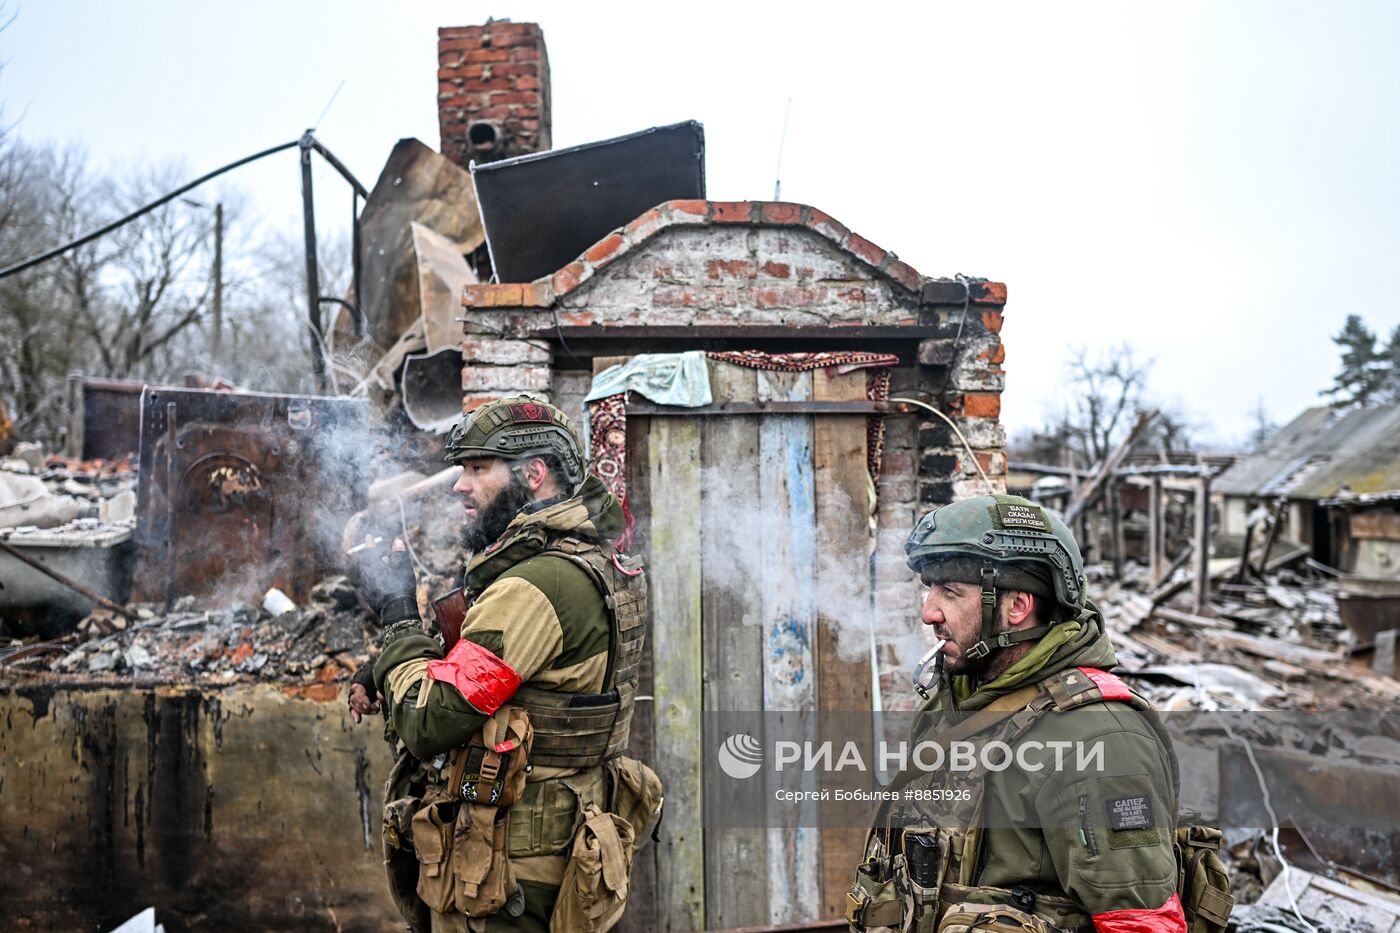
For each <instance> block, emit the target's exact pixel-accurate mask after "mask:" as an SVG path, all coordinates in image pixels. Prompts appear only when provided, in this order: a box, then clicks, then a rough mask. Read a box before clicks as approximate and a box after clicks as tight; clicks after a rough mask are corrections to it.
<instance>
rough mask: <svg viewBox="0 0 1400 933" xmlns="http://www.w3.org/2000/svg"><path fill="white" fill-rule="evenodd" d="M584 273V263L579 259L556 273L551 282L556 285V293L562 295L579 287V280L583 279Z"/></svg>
mask: <svg viewBox="0 0 1400 933" xmlns="http://www.w3.org/2000/svg"><path fill="white" fill-rule="evenodd" d="M583 273H584V267H583V263H581V262H579V261H578V260H577V259H575V260H574V261H573V262H571V263H569V264H568V265H567V266H565V267H564V268H562V269H560V270H559V271H558V272H556V273H554V276H553V278H552V279H551V284H552V285H553V287H554V294H556V295H562V294H564V293H566V292H570V291H573V290H574V289H575V288H577V287H578V284H579V282H581V281H582V280H583Z"/></svg>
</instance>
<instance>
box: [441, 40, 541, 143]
mask: <svg viewBox="0 0 1400 933" xmlns="http://www.w3.org/2000/svg"><path fill="white" fill-rule="evenodd" d="M438 127H439V130H440V131H441V134H442V142H441V145H440V149H441V151H442V154H443V155H445V156H447V157H448V158H449V159H452V160H453V161H454V162H456V163H457V164H459V165H462V166H465V165H466V164H467V163H468V162H470V161H471V160H472V159H475V160H476V161H478V162H494V161H496V160H497V159H502V158H506V157H508V156H516V155H524V154H526V153H530V152H539V151H542V150H545V149H548V148H550V145H551V141H550V116H549V59H548V57H547V56H546V54H545V46H544V33H543V31H541V29H540V27H539V25H538V24H537V23H510V22H493V23H487V24H486V25H484V26H449V27H444V28H442V29H439V30H438ZM473 127H476V128H475V129H473ZM491 132H494V133H495V134H496V142H495V144H494V145H493V146H491V147H489V148H485V147H483V145H482V143H483V141H484V137H485V136H487V135H489V134H490V133H491ZM469 133H471V134H472V139H473V140H474V141H475V142H476V145H475V146H474V145H473V144H472V143H471V142H469V138H468V134H469Z"/></svg>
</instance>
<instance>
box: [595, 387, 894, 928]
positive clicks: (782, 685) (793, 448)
mask: <svg viewBox="0 0 1400 933" xmlns="http://www.w3.org/2000/svg"><path fill="white" fill-rule="evenodd" d="M612 362H614V361H613V360H599V361H598V362H597V364H596V366H595V369H596V368H601V366H603V365H609V364H611V363H612ZM710 372H711V390H712V394H713V395H714V398H715V401H716V402H722V401H753V400H783V401H807V400H813V399H816V400H844V399H862V398H864V397H865V376H864V374H863V373H861V372H856V373H850V374H846V375H834V374H829V373H828V372H826V371H816V372H807V373H780V372H770V371H764V370H754V369H748V368H744V367H738V366H733V365H730V364H727V363H719V362H714V361H712V362H711V363H710ZM628 437H629V444H628V447H629V463H628V501H629V504H630V506H631V510H632V513H633V515H634V516H635V517H636V520H637V523H638V524H637V527H638V547H639V549H640V550H642V552H643V553H645V554H646V556H647V558H648V561H647V564H648V571H649V574H650V580H651V607H652V612H651V620H652V624H651V628H650V631H649V633H648V635H649V644H650V650H649V651H648V661H649V662H650V674H651V679H650V683H647V682H645V681H644V683H643V684H642V686H641V693H642V694H643V695H650V696H652V697H654V703H653V704H646V703H643V704H641V705H639V708H638V719H637V720H636V721H635V722H636V724H635V725H634V735H633V743H632V748H633V749H634V751H635V752H636V753H638V754H639V757H644V758H645V759H646V760H648V761H649V762H650V763H651V764H652V766H653V767H655V768H656V769H657V771H658V773H659V774H660V775H661V777H662V779H663V781H665V783H666V816H665V819H664V820H663V822H662V826H661V843H660V845H659V846H657V847H654V848H653V847H651V846H650V845H648V846H647V847H645V848H644V849H643V850H642V855H641V856H640V857H639V865H638V867H637V868H636V869H635V871H636V872H637V877H636V879H635V880H636V881H637V882H640V884H638V887H637V889H636V891H635V894H636V895H637V898H638V900H637V901H635V902H634V904H633V906H632V907H631V908H630V909H629V911H628V915H627V916H626V917H625V918H624V929H629V930H642V929H649V928H650V929H657V930H675V931H680V930H699V929H704V928H717V927H736V926H746V925H749V926H751V925H765V924H782V923H800V922H805V921H813V920H819V919H834V918H837V917H839V916H840V911H841V906H842V903H843V901H844V895H845V892H846V890H847V888H848V887H849V885H850V881H851V873H852V872H853V871H854V867H855V865H856V863H857V862H858V860H859V848H860V844H861V840H862V838H863V832H862V831H861V830H859V829H851V830H845V829H836V830H831V829H828V830H823V831H819V830H818V829H816V828H815V827H814V826H813V824H814V823H815V822H816V816H817V814H818V813H819V811H818V810H817V809H816V808H817V805H816V804H810V805H808V806H809V808H810V809H808V810H807V811H798V810H795V809H794V808H793V807H791V806H785V807H783V808H779V807H777V805H776V804H775V805H774V810H773V811H772V813H771V814H770V818H769V820H768V824H769V825H768V826H767V827H766V828H760V827H756V828H752V829H749V828H735V829H729V828H726V829H710V830H708V831H707V830H705V829H704V822H705V821H704V812H703V800H704V794H703V787H702V786H701V780H702V769H703V766H704V764H705V763H706V762H707V761H708V760H709V759H710V757H712V755H713V752H714V749H705V748H702V747H701V746H702V721H701V716H700V714H701V712H702V711H707V710H708V711H751V710H759V709H764V710H768V711H770V714H771V715H774V716H792V717H798V716H799V714H803V713H805V714H807V719H806V720H805V721H806V722H808V723H809V724H810V726H809V727H814V726H815V719H814V718H813V717H812V716H811V714H812V713H814V712H820V711H831V712H837V711H841V712H848V711H853V712H868V710H869V709H870V680H871V677H870V664H869V654H870V641H869V639H870V619H871V615H870V614H871V582H870V581H871V571H870V560H871V554H872V553H873V548H874V534H873V530H872V526H871V522H870V515H871V498H872V487H871V484H870V481H869V477H868V473H867V469H866V419H865V418H864V417H863V416H860V415H856V416H827V415H822V416H820V417H816V416H812V415H763V416H758V415H745V416H730V415H724V416H717V415H696V416H690V417H687V416H684V415H666V416H657V417H651V418H640V417H633V418H630V419H629V423H628ZM648 705H650V706H651V707H652V709H651V710H650V712H651V713H652V715H651V716H650V717H648V716H647V715H646V714H647V712H649V711H648V710H647V709H646V707H647V706H648ZM648 722H649V723H650V727H649V728H648V727H647V725H646V724H647V723H648ZM643 731H645V732H647V733H649V734H647V735H645V736H639V735H638V733H639V732H643ZM643 752H645V753H647V754H645V755H644V754H642V753H643ZM811 780H812V782H813V786H814V787H815V786H818V784H817V781H818V779H817V777H816V776H813V778H812V779H811ZM651 871H654V885H655V887H654V892H653V894H652V897H654V901H653V903H651V904H646V903H643V902H642V901H643V900H644V899H645V898H646V893H647V888H648V886H649V885H650V884H651V883H652V882H650V881H648V880H647V879H648V877H649V875H648V872H651ZM648 921H650V922H651V924H652V925H651V926H650V927H648V925H647V924H648Z"/></svg>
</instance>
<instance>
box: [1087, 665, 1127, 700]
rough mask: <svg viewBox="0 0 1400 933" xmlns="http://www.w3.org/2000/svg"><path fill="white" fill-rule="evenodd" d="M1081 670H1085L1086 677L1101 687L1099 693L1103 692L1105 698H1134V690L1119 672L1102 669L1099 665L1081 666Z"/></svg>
mask: <svg viewBox="0 0 1400 933" xmlns="http://www.w3.org/2000/svg"><path fill="white" fill-rule="evenodd" d="M1079 670H1080V671H1082V672H1083V674H1084V676H1085V677H1087V678H1089V679H1090V680H1092V681H1093V682H1094V686H1096V687H1098V688H1099V693H1102V694H1103V698H1104V699H1105V700H1131V699H1132V698H1133V694H1132V691H1130V690H1129V689H1128V685H1127V684H1125V683H1123V681H1122V680H1121V679H1120V678H1119V677H1118V675H1117V674H1110V673H1109V672H1108V671H1101V670H1099V669H1098V668H1097V667H1081V668H1080V669H1079Z"/></svg>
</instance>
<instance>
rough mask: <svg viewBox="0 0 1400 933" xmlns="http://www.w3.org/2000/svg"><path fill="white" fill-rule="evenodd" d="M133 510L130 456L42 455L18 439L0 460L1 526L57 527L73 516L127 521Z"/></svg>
mask: <svg viewBox="0 0 1400 933" xmlns="http://www.w3.org/2000/svg"><path fill="white" fill-rule="evenodd" d="M135 513H136V467H135V465H134V464H133V462H132V458H131V457H123V458H122V459H120V460H73V459H68V458H65V457H60V456H57V455H49V456H47V457H46V456H44V453H43V450H42V448H40V446H39V445H38V444H31V443H22V444H19V445H17V446H16V448H15V451H14V453H13V454H12V455H11V456H9V457H6V458H4V459H3V460H0V529H16V530H21V529H31V528H61V527H64V526H67V525H69V524H71V523H73V522H75V521H84V522H86V523H87V524H88V525H91V524H92V523H94V522H100V523H110V524H130V523H134V521H135Z"/></svg>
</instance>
